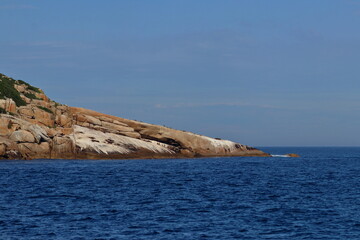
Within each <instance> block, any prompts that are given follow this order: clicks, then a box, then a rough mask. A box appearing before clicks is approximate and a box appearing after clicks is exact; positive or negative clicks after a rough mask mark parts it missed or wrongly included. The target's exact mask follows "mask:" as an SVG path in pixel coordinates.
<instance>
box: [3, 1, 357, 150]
mask: <svg viewBox="0 0 360 240" xmlns="http://www.w3.org/2000/svg"><path fill="white" fill-rule="evenodd" d="M0 29H1V32H0V72H1V73H4V74H7V75H9V76H11V77H14V78H15V79H22V80H25V81H27V82H29V83H31V84H33V85H35V86H38V87H40V88H42V89H43V90H44V91H45V92H46V93H47V95H48V96H49V97H50V98H52V99H53V100H55V101H58V102H61V103H65V104H67V105H70V106H79V107H85V108H89V109H93V110H96V111H100V112H104V113H108V114H112V115H117V116H121V117H125V118H129V119H136V120H141V121H144V122H150V123H155V124H160V125H166V126H169V127H173V128H177V129H180V130H189V131H193V132H196V133H200V134H204V135H208V136H211V137H220V138H224V139H230V140H234V141H238V142H240V143H243V144H248V145H253V146H360V137H359V136H360V124H359V123H360V78H359V76H360V0H301V1H300V0H297V1H296V0H292V1H290V0H271V1H270V0H106V1H105V0H61V1H53V0H22V1H21V0H0Z"/></svg>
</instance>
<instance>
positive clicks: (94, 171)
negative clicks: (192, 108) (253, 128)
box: [0, 147, 360, 240]
mask: <svg viewBox="0 0 360 240" xmlns="http://www.w3.org/2000/svg"><path fill="white" fill-rule="evenodd" d="M261 149H262V150H264V151H266V152H269V153H271V154H274V155H282V154H285V153H297V154H299V155H301V157H300V158H286V157H281V156H279V157H273V158H261V157H242V158H239V157H231V158H199V159H162V160H32V161H20V160H16V161H14V160H13V161H7V160H5V161H0V239H1V240H3V239H136V240H141V239H151V240H152V239H171V240H174V239H216V240H218V239H224V240H229V239H287V240H290V239H291V240H296V239H347V240H349V239H360V148H355V147H354V148H340V147H339V148H332V147H324V148H307V147H302V148H295V147H294V148H278V147H276V148H275V147H274V148H269V147H267V148H261Z"/></svg>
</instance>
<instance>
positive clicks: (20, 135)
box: [9, 130, 35, 143]
mask: <svg viewBox="0 0 360 240" xmlns="http://www.w3.org/2000/svg"><path fill="white" fill-rule="evenodd" d="M9 138H10V140H12V141H14V142H18V143H34V142H35V137H34V135H32V134H31V133H30V132H28V131H25V130H17V131H15V132H13V133H12V134H11V135H10V137H9Z"/></svg>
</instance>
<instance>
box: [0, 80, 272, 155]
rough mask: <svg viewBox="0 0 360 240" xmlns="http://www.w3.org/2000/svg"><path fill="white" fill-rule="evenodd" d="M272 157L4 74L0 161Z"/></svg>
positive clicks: (0, 98)
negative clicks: (92, 106)
mask: <svg viewBox="0 0 360 240" xmlns="http://www.w3.org/2000/svg"><path fill="white" fill-rule="evenodd" d="M214 156H269V155H268V154H266V153H264V152H262V151H260V150H258V149H255V148H252V147H249V146H246V145H242V144H239V143H234V142H231V141H227V140H219V139H214V138H210V137H206V136H202V135H198V134H194V133H190V132H186V131H179V130H175V129H171V128H167V127H163V126H158V125H153V124H148V123H143V122H138V121H133V120H128V119H124V118H120V117H115V116H110V115H106V114H102V113H98V112H95V111H91V110H87V109H83V108H75V107H69V106H66V105H62V104H59V103H56V102H54V101H52V100H50V99H49V98H48V97H47V96H46V95H45V94H44V92H43V91H42V90H41V89H39V88H37V87H34V86H31V85H30V84H28V83H26V82H24V81H22V80H14V79H12V78H10V77H8V76H5V75H3V74H0V159H35V158H47V159H125V158H126V159H130V158H193V157H214Z"/></svg>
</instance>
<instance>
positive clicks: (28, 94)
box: [24, 93, 42, 100]
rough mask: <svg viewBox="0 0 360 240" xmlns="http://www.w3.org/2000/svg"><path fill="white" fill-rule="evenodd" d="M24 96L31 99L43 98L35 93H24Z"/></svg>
mask: <svg viewBox="0 0 360 240" xmlns="http://www.w3.org/2000/svg"><path fill="white" fill-rule="evenodd" d="M24 96H25V97H27V98H30V99H37V100H42V99H41V98H38V97H36V96H35V94H32V93H24Z"/></svg>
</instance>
